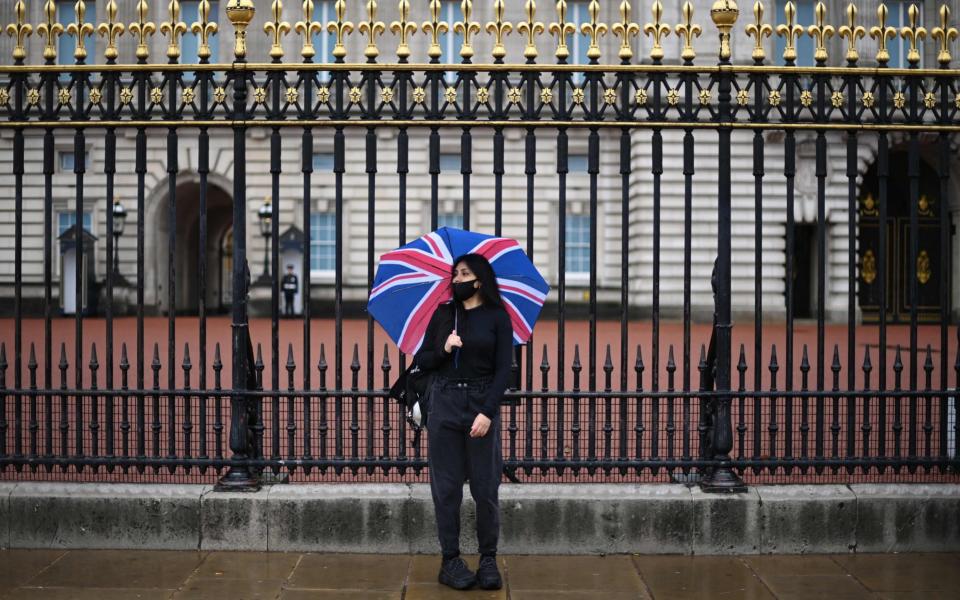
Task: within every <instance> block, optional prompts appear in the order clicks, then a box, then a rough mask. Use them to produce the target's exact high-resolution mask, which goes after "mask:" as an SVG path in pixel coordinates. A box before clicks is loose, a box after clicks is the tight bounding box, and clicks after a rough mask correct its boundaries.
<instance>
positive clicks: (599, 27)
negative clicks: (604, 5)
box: [580, 0, 608, 61]
mask: <svg viewBox="0 0 960 600" xmlns="http://www.w3.org/2000/svg"><path fill="white" fill-rule="evenodd" d="M587 14H588V15H590V22H589V23H584V24H582V25H580V32H581V33H582V34H583V35H586V36H588V37H589V38H590V47H589V48H587V58H589V59H590V60H591V61H595V60H599V59H600V38H602V37H603V36H604V35H606V34H607V31H608V27H607V25H606V23H601V22H600V21H599V20H598V19H599V18H600V2H598V1H597V0H591V2H590V4H588V5H587Z"/></svg>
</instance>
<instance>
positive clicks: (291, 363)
mask: <svg viewBox="0 0 960 600" xmlns="http://www.w3.org/2000/svg"><path fill="white" fill-rule="evenodd" d="M296 368H297V363H295V362H294V361H293V344H287V370H288V371H292V370H294V369H296Z"/></svg>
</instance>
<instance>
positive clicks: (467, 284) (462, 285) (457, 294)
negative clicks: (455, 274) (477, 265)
mask: <svg viewBox="0 0 960 600" xmlns="http://www.w3.org/2000/svg"><path fill="white" fill-rule="evenodd" d="M476 282H477V280H476V279H471V280H470V281H461V282H459V283H454V284H452V285H453V298H454V300H456V301H457V302H463V301H465V300H469V299H470V298H473V295H474V294H476V293H477V290H478V289H479V288H475V287H473V284H475V283H476Z"/></svg>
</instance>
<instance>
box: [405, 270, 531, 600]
mask: <svg viewBox="0 0 960 600" xmlns="http://www.w3.org/2000/svg"><path fill="white" fill-rule="evenodd" d="M451 287H452V288H453V302H451V303H449V304H442V305H440V306H439V307H438V308H437V310H436V312H435V313H434V314H433V318H432V319H431V320H430V324H429V325H428V326H427V331H426V334H425V336H424V339H423V345H422V346H421V347H420V350H419V352H417V354H416V358H415V360H416V362H417V364H419V365H420V366H421V367H422V368H425V369H431V370H433V371H434V372H435V373H436V376H435V377H434V383H433V395H432V398H431V402H430V413H429V418H428V419H427V432H428V434H429V463H430V489H431V491H432V493H433V506H434V510H435V512H436V518H437V535H438V537H439V538H440V549H441V551H442V553H443V562H442V563H441V566H440V574H439V576H438V579H439V581H440V583H442V584H444V585H448V586H450V587H452V588H454V589H458V590H464V589H469V588H471V587H473V586H474V585H475V584H479V585H480V587H481V588H483V589H486V590H496V589H500V587H501V585H502V582H501V578H500V572H499V571H498V570H497V558H496V556H497V540H498V538H499V534H500V506H499V502H498V499H497V492H498V488H499V486H500V474H501V472H502V470H503V457H502V456H501V454H500V416H499V415H500V400H501V398H502V397H503V393H504V391H505V390H506V388H507V381H508V379H509V376H510V364H511V352H512V351H513V329H512V327H511V325H510V317H509V316H508V315H507V311H506V310H505V309H504V308H503V304H502V301H501V299H500V288H499V286H498V285H497V278H496V276H495V275H494V273H493V268H492V267H491V266H490V263H489V262H487V259H486V258H484V257H483V256H480V255H479V254H466V255H464V256H461V257H460V258H458V259H457V260H456V261H454V268H453V279H452V281H451ZM467 479H469V480H470V493H471V495H472V496H473V499H474V501H475V502H476V504H477V542H478V544H479V548H480V566H479V568H478V569H477V573H476V574H474V573H473V572H472V571H470V569H469V568H468V567H467V565H466V563H464V561H463V559H462V558H460V503H461V501H462V500H463V482H464V481H465V480H467Z"/></svg>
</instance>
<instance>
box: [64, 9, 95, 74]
mask: <svg viewBox="0 0 960 600" xmlns="http://www.w3.org/2000/svg"><path fill="white" fill-rule="evenodd" d="M73 10H74V12H75V14H76V20H75V21H74V22H73V23H70V24H69V25H67V33H68V34H70V35H72V36H73V37H74V39H75V40H76V44H75V46H74V49H73V57H74V58H75V59H77V60H84V59H85V58H87V46H86V37H87V36H88V35H93V24H91V23H87V22H86V20H85V18H86V15H87V3H86V2H84V1H83V0H77V3H76V4H74V5H73Z"/></svg>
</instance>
